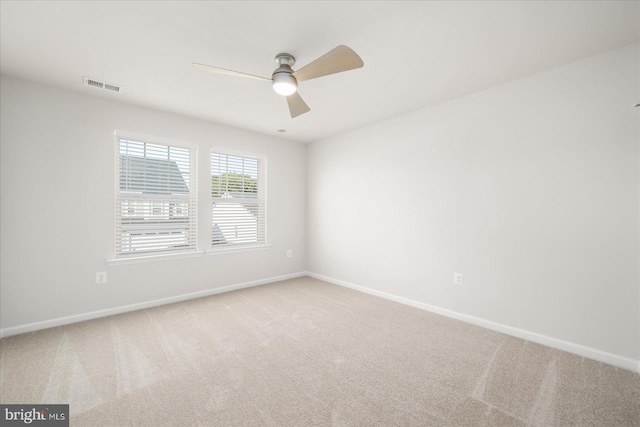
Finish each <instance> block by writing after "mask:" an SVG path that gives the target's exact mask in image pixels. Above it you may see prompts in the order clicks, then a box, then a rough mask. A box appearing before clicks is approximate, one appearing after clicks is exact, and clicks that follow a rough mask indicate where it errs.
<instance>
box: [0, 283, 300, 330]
mask: <svg viewBox="0 0 640 427" xmlns="http://www.w3.org/2000/svg"><path fill="white" fill-rule="evenodd" d="M306 275H307V273H306V272H305V271H301V272H298V273H292V274H285V275H284V276H276V277H269V278H267V279H260V280H254V281H251V282H244V283H238V284H236V285H229V286H223V287H221V288H214V289H206V290H204V291H198V292H192V293H189V294H183V295H177V296H174V297H168V298H160V299H156V300H152V301H145V302H140V303H136V304H129V305H123V306H120V307H114V308H108V309H105V310H98V311H92V312H90V313H83V314H76V315H73V316H66V317H59V318H57V319H51V320H45V321H42V322H34V323H27V324H25V325H20V326H13V327H10V328H4V329H0V338H3V337H8V336H11V335H18V334H23V333H26V332H33V331H37V330H40V329H47V328H53V327H55V326H62V325H68V324H70V323H77V322H82V321H85V320H91V319H97V318H99V317H106V316H112V315H114V314H120V313H126V312H129V311H135V310H141V309H144V308H150V307H157V306H160V305H165V304H171V303H174V302H180V301H186V300H190V299H194V298H201V297H206V296H209V295H215V294H220V293H223V292H230V291H235V290H238V289H243V288H250V287H253V286H258V285H265V284H267V283H273V282H279V281H281V280H287V279H294V278H296V277H302V276H306Z"/></svg>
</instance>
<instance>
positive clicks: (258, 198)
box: [211, 152, 266, 247]
mask: <svg viewBox="0 0 640 427" xmlns="http://www.w3.org/2000/svg"><path fill="white" fill-rule="evenodd" d="M265 172H266V160H265V159H262V158H258V157H250V156H237V155H231V154H225V153H218V152H212V153H211V197H212V199H213V209H212V235H211V245H212V246H214V247H220V246H221V245H247V244H259V243H266V197H265V194H266V191H265V190H266V188H265V186H266V178H265V177H266V173H265Z"/></svg>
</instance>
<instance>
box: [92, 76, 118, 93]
mask: <svg viewBox="0 0 640 427" xmlns="http://www.w3.org/2000/svg"><path fill="white" fill-rule="evenodd" d="M84 84H85V85H86V86H91V87H95V88H98V89H105V90H110V91H111V92H120V86H118V85H114V84H111V83H106V82H101V81H100V80H96V79H92V78H90V77H84Z"/></svg>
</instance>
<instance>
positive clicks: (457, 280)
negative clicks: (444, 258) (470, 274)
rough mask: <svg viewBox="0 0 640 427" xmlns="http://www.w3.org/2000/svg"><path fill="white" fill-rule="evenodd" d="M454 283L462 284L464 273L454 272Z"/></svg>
mask: <svg viewBox="0 0 640 427" xmlns="http://www.w3.org/2000/svg"><path fill="white" fill-rule="evenodd" d="M453 284H454V285H462V273H453Z"/></svg>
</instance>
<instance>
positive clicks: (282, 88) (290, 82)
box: [273, 73, 298, 96]
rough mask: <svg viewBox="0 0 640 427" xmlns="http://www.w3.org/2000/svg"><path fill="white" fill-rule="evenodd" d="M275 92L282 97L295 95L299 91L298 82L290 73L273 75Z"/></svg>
mask: <svg viewBox="0 0 640 427" xmlns="http://www.w3.org/2000/svg"><path fill="white" fill-rule="evenodd" d="M273 90H275V91H276V93H277V94H279V95H282V96H289V95H293V94H294V93H296V91H297V90H298V82H297V81H296V78H295V77H293V76H292V75H291V74H289V73H275V74H274V75H273Z"/></svg>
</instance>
